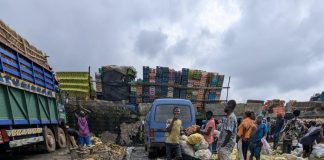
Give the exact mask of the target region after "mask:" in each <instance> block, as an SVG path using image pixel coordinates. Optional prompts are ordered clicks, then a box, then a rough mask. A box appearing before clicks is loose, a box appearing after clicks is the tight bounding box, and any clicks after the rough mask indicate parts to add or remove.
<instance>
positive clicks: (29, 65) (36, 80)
mask: <svg viewBox="0 0 324 160" xmlns="http://www.w3.org/2000/svg"><path fill="white" fill-rule="evenodd" d="M0 72H5V73H7V74H10V75H13V76H16V77H18V78H20V79H22V80H26V81H29V82H30V83H33V84H36V85H38V86H41V87H44V88H47V89H49V90H53V91H54V90H55V88H57V87H55V84H54V83H55V80H54V74H53V72H52V71H48V70H47V69H45V68H43V67H41V66H40V65H38V64H36V63H34V62H33V61H31V60H29V59H28V58H26V57H25V56H24V55H21V54H20V53H17V52H14V53H13V52H10V51H7V50H6V49H4V48H2V47H0Z"/></svg>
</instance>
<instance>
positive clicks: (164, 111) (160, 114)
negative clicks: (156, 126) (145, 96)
mask: <svg viewBox="0 0 324 160" xmlns="http://www.w3.org/2000/svg"><path fill="white" fill-rule="evenodd" d="M174 107H179V108H180V120H181V121H182V123H185V122H191V110H190V106H187V105H173V104H167V105H164V104H163V105H158V106H157V107H156V111H155V121H156V122H162V123H166V121H167V120H168V119H171V118H173V108H174Z"/></svg>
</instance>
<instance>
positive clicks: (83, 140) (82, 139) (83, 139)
mask: <svg viewBox="0 0 324 160" xmlns="http://www.w3.org/2000/svg"><path fill="white" fill-rule="evenodd" d="M79 143H80V145H81V146H84V145H87V146H89V145H91V140H90V136H88V137H82V136H79Z"/></svg>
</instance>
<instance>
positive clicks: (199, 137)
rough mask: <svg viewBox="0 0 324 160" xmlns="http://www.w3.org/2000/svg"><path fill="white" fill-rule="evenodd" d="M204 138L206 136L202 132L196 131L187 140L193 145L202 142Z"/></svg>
mask: <svg viewBox="0 0 324 160" xmlns="http://www.w3.org/2000/svg"><path fill="white" fill-rule="evenodd" d="M203 139H204V137H203V136H202V135H201V134H199V133H195V134H192V135H190V136H189V137H188V140H187V142H188V143H189V144H191V145H195V144H197V143H200V142H201V141H202V140H203Z"/></svg>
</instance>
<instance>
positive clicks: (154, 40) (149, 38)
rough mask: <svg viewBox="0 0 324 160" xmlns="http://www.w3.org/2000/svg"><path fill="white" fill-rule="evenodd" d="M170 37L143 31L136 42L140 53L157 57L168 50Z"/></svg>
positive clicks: (155, 32) (157, 32)
mask: <svg viewBox="0 0 324 160" xmlns="http://www.w3.org/2000/svg"><path fill="white" fill-rule="evenodd" d="M167 38H168V36H167V35H165V34H163V33H161V32H159V31H147V30H143V31H141V32H140V33H139V34H138V36H137V40H136V42H135V47H136V50H137V52H138V53H140V54H143V55H148V56H156V55H157V54H158V53H159V52H163V50H164V49H165V48H166V40H167Z"/></svg>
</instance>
